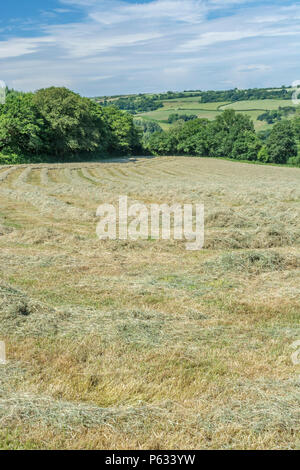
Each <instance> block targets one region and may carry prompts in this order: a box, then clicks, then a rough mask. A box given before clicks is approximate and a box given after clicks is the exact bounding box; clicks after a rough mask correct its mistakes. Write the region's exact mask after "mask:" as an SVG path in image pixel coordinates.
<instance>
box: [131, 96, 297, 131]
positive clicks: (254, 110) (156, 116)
mask: <svg viewBox="0 0 300 470" xmlns="http://www.w3.org/2000/svg"><path fill="white" fill-rule="evenodd" d="M163 105H164V106H163V108H159V109H157V110H156V111H150V112H147V113H141V114H138V115H137V117H139V118H143V119H150V120H154V121H157V122H158V123H159V124H160V126H161V127H162V128H163V129H164V130H166V129H169V128H170V127H171V125H170V124H168V123H167V122H166V121H167V120H168V117H169V115H170V114H172V113H178V114H196V115H197V116H198V117H199V118H203V119H204V118H205V119H215V118H216V116H217V115H218V114H219V113H221V112H222V111H224V110H225V109H234V110H236V111H237V112H242V113H244V114H247V115H248V116H250V118H251V119H252V120H253V122H254V126H255V129H256V130H257V131H260V130H266V129H268V128H271V127H272V125H269V124H267V122H265V121H258V120H257V117H258V116H259V115H260V114H262V113H263V112H264V111H267V110H276V109H278V108H279V107H280V106H283V107H284V106H292V102H290V101H288V100H253V101H251V100H249V101H238V102H235V103H228V102H224V103H201V102H199V96H197V97H192V98H178V99H174V100H166V101H164V102H163Z"/></svg>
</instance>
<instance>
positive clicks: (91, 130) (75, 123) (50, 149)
mask: <svg viewBox="0 0 300 470" xmlns="http://www.w3.org/2000/svg"><path fill="white" fill-rule="evenodd" d="M33 103H34V105H35V106H36V108H37V109H38V112H39V113H40V115H41V116H42V117H43V119H44V121H45V127H44V132H43V144H44V145H43V150H44V152H45V153H46V154H54V155H56V156H58V157H63V156H68V155H71V154H75V153H80V152H93V151H96V150H97V151H106V149H107V144H108V129H107V126H106V124H105V121H104V118H103V115H102V112H101V108H100V107H99V106H97V104H95V103H92V102H91V100H89V99H87V98H82V97H81V96H80V95H78V94H76V93H74V92H72V91H70V90H68V89H67V88H56V87H51V88H45V89H42V90H39V91H37V92H36V93H35V95H34V96H33Z"/></svg>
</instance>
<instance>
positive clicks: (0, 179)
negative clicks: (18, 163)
mask: <svg viewBox="0 0 300 470" xmlns="http://www.w3.org/2000/svg"><path fill="white" fill-rule="evenodd" d="M15 169H16V167H14V166H12V167H10V168H8V169H7V170H5V171H2V172H1V173H0V183H1V182H3V181H5V180H6V178H7V177H8V176H9V175H10V174H11V173H12V172H13V171H14V170H15Z"/></svg>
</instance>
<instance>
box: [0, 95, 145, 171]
mask: <svg viewBox="0 0 300 470" xmlns="http://www.w3.org/2000/svg"><path fill="white" fill-rule="evenodd" d="M140 147H141V144H140V136H139V133H138V131H137V130H136V128H135V126H134V124H133V118H132V116H131V115H129V114H127V113H126V112H123V111H120V110H119V109H117V108H115V107H107V108H102V107H100V106H99V105H98V104H96V103H94V102H92V101H91V100H90V99H88V98H82V97H81V96H79V95H78V94H76V93H73V92H72V91H70V90H68V89H66V88H56V87H51V88H47V89H42V90H39V91H37V92H36V93H34V94H33V93H18V92H14V91H13V92H10V93H8V95H7V100H6V103H5V104H4V105H1V106H0V152H2V157H1V160H2V161H3V162H5V163H9V162H13V161H16V162H23V161H24V162H25V161H26V162H28V161H35V162H36V161H43V160H46V159H49V158H48V157H51V158H52V159H56V160H73V159H74V160H77V159H78V156H79V155H82V156H87V157H88V158H91V157H92V156H93V155H94V154H97V155H102V156H106V155H111V154H119V155H124V154H131V153H134V152H137V151H139V150H140ZM16 155H18V157H17V160H16ZM41 155H42V157H41ZM89 155H90V156H89Z"/></svg>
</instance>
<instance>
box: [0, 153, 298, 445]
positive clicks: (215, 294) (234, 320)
mask: <svg viewBox="0 0 300 470" xmlns="http://www.w3.org/2000/svg"><path fill="white" fill-rule="evenodd" d="M119 195H128V198H129V201H130V202H132V201H139V202H143V203H147V204H148V203H152V202H155V203H174V202H177V203H204V204H205V213H206V241H205V246H204V249H203V250H201V251H187V250H186V249H185V242H184V241H172V240H169V241H167V240H164V241H154V240H152V239H149V240H138V241H130V240H123V241H118V240H111V241H105V240H102V241H100V240H98V238H97V237H96V224H97V222H98V218H97V217H96V216H95V213H96V209H97V206H98V205H99V204H100V203H103V202H109V203H110V202H117V200H118V197H119ZM0 201H1V207H0V259H1V262H0V276H1V279H0V340H4V341H5V342H6V346H7V358H8V362H7V364H6V365H0V422H1V426H0V448H2V449H44V448H48V449H49V448H51V449H108V448H109V449H114V448H117V449H180V448H182V449H297V448H299V447H300V435H299V431H300V394H299V390H300V378H299V375H300V370H299V366H297V365H295V364H293V362H292V360H291V354H292V352H293V349H292V348H291V345H292V344H293V343H294V342H295V341H296V340H298V339H300V327H299V316H300V282H299V280H300V263H299V259H300V248H299V239H300V238H299V236H300V218H299V207H300V204H299V203H300V170H299V169H297V168H281V167H272V166H260V165H250V164H244V163H239V162H229V161H224V160H215V159H205V158H187V157H183V158H180V157H159V158H138V159H137V161H136V162H133V161H126V160H124V161H123V162H121V161H115V162H113V161H111V162H106V163H84V164H79V163H78V164H64V165H63V164H56V165H54V164H52V165H50V164H49V165H31V166H30V165H28V166H18V167H9V168H8V167H2V168H0Z"/></svg>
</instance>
